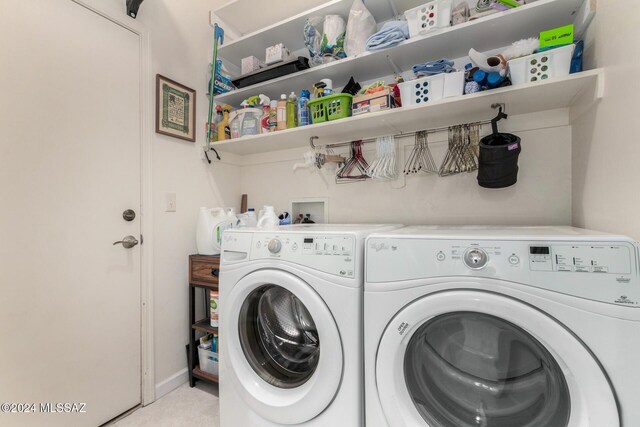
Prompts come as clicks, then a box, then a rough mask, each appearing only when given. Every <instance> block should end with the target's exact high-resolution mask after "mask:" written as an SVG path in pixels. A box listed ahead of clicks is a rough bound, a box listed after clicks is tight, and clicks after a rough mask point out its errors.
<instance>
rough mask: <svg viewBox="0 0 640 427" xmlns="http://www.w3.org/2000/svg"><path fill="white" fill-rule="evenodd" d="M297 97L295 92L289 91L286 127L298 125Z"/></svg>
mask: <svg viewBox="0 0 640 427" xmlns="http://www.w3.org/2000/svg"><path fill="white" fill-rule="evenodd" d="M297 106H298V97H297V96H296V93H295V92H291V94H290V95H289V98H288V99H287V129H290V128H294V127H296V126H298V112H297V111H296V109H297Z"/></svg>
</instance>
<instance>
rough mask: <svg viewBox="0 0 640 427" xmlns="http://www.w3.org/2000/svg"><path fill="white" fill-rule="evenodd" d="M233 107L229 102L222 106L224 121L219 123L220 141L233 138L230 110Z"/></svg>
mask: <svg viewBox="0 0 640 427" xmlns="http://www.w3.org/2000/svg"><path fill="white" fill-rule="evenodd" d="M231 109H232V107H231V105H229V104H224V105H223V106H222V121H221V122H220V123H219V124H218V141H224V140H227V139H231V128H229V112H230V111H231Z"/></svg>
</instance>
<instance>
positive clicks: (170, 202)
mask: <svg viewBox="0 0 640 427" xmlns="http://www.w3.org/2000/svg"><path fill="white" fill-rule="evenodd" d="M164 211H165V212H175V211H176V193H165V209H164Z"/></svg>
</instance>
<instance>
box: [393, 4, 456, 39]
mask: <svg viewBox="0 0 640 427" xmlns="http://www.w3.org/2000/svg"><path fill="white" fill-rule="evenodd" d="M451 7H452V0H434V1H432V2H429V3H426V4H423V5H422V6H418V7H415V8H413V9H409V10H407V11H406V12H405V13H404V16H405V18H407V23H408V24H409V36H411V37H415V36H418V35H421V34H426V33H428V32H429V31H433V30H436V29H438V28H445V27H450V26H451Z"/></svg>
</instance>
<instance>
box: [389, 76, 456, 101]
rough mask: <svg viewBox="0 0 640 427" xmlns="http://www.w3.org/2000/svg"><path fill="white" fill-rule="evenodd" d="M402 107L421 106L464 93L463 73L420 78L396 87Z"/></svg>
mask: <svg viewBox="0 0 640 427" xmlns="http://www.w3.org/2000/svg"><path fill="white" fill-rule="evenodd" d="M398 87H399V88H400V99H401V100H402V106H403V107H404V106H407V105H422V104H426V103H428V102H432V101H438V100H440V99H442V98H450V97H453V96H460V95H462V94H463V93H464V71H458V72H455V73H442V74H436V75H435V76H429V77H422V78H419V79H415V80H410V81H408V82H403V83H400V84H399V85H398Z"/></svg>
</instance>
